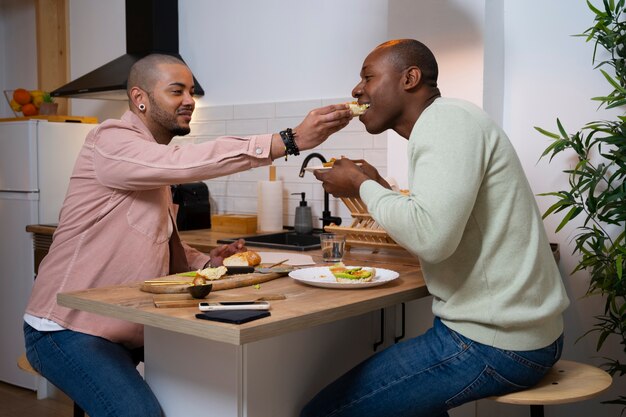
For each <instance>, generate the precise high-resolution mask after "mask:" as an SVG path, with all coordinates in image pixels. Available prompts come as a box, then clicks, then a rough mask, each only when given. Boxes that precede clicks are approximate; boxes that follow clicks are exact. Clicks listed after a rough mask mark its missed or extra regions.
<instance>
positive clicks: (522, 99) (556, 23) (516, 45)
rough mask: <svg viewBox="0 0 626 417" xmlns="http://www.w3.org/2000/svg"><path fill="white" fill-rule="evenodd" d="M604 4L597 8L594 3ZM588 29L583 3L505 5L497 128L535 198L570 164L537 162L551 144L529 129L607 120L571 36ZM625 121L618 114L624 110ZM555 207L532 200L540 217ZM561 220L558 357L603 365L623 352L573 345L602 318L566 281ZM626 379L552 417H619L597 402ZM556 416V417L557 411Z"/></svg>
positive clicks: (581, 287)
mask: <svg viewBox="0 0 626 417" xmlns="http://www.w3.org/2000/svg"><path fill="white" fill-rule="evenodd" d="M592 3H594V4H596V5H602V2H601V1H593V2H592ZM592 24H593V14H592V13H591V11H589V10H588V9H587V6H586V4H585V2H584V1H576V2H572V1H571V0H553V1H550V2H544V1H540V0H526V1H524V2H515V1H506V2H504V19H503V26H504V28H505V30H504V35H505V37H504V51H505V55H504V96H503V97H504V99H503V101H504V102H503V118H504V123H503V127H504V129H505V131H506V132H507V133H508V135H509V137H510V139H511V141H512V142H513V145H514V146H515V148H516V150H517V152H518V154H519V156H520V159H521V161H522V164H523V166H524V170H525V171H526V174H527V176H528V178H529V181H530V184H531V187H532V188H533V191H534V192H535V193H537V194H538V193H543V192H548V191H557V190H560V189H566V188H567V187H568V184H567V178H566V177H565V174H562V173H561V171H562V170H563V169H566V168H567V167H570V166H571V159H570V158H568V157H559V158H556V159H555V160H554V161H553V162H552V163H548V160H541V161H540V162H537V161H538V158H539V156H540V155H541V153H542V152H543V150H544V149H545V148H546V147H547V146H548V144H549V143H550V141H549V140H548V139H547V138H545V137H544V136H542V135H541V134H539V133H538V132H536V131H535V130H534V128H533V127H534V126H540V127H543V128H545V129H548V130H551V131H556V130H557V128H556V118H557V117H558V118H560V119H561V121H562V122H563V124H564V126H565V127H566V129H567V130H568V131H569V132H571V133H574V132H575V131H577V130H579V129H580V128H581V127H582V126H583V125H584V124H585V123H587V122H590V121H593V120H597V119H602V118H608V117H610V115H609V114H607V113H606V112H599V111H597V103H596V102H592V101H591V100H590V98H591V97H593V96H598V95H604V94H605V93H608V92H609V91H610V90H609V89H608V88H607V86H606V83H605V81H604V78H603V77H602V76H601V74H600V73H599V72H598V71H597V70H593V65H592V62H591V57H592V50H593V45H592V44H591V43H585V42H584V39H583V38H579V37H573V36H572V35H574V34H578V33H581V32H583V31H584V30H585V29H587V28H588V27H590V26H592ZM622 114H623V109H622ZM553 201H554V200H552V199H550V198H547V197H539V196H538V197H537V202H538V204H539V207H540V209H541V211H542V212H543V211H545V209H546V208H547V207H549V205H550V204H551V203H552V202H553ZM561 218H562V216H558V215H557V216H550V217H549V218H548V219H546V221H545V224H546V230H547V231H548V234H549V236H550V241H551V242H558V243H559V244H560V246H561V263H560V268H561V274H562V276H563V278H564V283H565V285H566V288H567V290H568V294H569V296H570V299H571V301H572V304H571V306H570V307H569V309H568V310H567V311H566V314H565V320H566V343H565V349H564V353H563V355H564V357H566V358H570V359H575V360H580V361H584V362H588V363H595V364H601V363H603V362H604V360H603V359H602V358H601V356H605V355H606V356H613V357H617V358H620V357H621V358H622V359H623V355H624V352H623V350H622V349H620V348H619V346H618V345H617V343H616V341H609V342H607V346H606V348H605V349H604V350H603V351H602V352H600V353H597V352H595V344H596V340H597V338H596V335H595V334H594V335H591V336H588V337H586V338H584V339H582V340H580V341H578V342H576V339H577V338H579V337H580V336H581V335H582V334H583V333H584V332H585V331H587V330H588V329H590V328H591V326H592V323H593V322H594V320H593V319H592V316H593V315H595V314H600V313H602V307H603V303H602V300H601V299H599V298H597V297H592V298H587V299H584V298H583V297H584V295H585V290H586V289H587V286H588V274H587V273H577V274H575V275H574V276H570V272H571V271H572V270H573V269H574V266H575V264H576V259H577V257H574V256H572V255H571V253H572V250H573V245H572V244H571V243H570V241H571V239H572V237H573V233H572V232H573V228H572V227H568V228H567V230H563V231H561V232H559V234H555V233H554V230H555V228H556V226H557V225H558V223H559V222H560V220H561ZM625 386H626V380H624V378H623V377H622V378H620V379H616V380H615V383H614V387H613V388H612V390H611V391H610V392H609V393H607V394H604V395H603V396H602V397H601V398H599V399H594V400H590V401H586V402H583V403H580V404H577V405H569V406H566V405H563V406H559V407H555V414H554V415H555V416H556V415H558V416H563V417H565V416H574V415H576V416H591V415H619V412H620V410H621V409H620V407H618V406H609V405H597V404H598V402H599V401H600V400H608V399H614V398H616V397H617V396H618V395H619V394H623V393H624V389H625ZM556 410H558V412H556Z"/></svg>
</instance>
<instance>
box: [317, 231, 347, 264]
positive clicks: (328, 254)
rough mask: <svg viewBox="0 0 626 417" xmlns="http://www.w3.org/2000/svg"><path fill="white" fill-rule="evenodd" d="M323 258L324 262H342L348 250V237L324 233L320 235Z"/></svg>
mask: <svg viewBox="0 0 626 417" xmlns="http://www.w3.org/2000/svg"><path fill="white" fill-rule="evenodd" d="M320 243H321V248H322V258H324V262H341V260H342V259H343V252H344V250H345V248H346V237H345V236H344V235H337V234H334V233H322V234H321V235H320Z"/></svg>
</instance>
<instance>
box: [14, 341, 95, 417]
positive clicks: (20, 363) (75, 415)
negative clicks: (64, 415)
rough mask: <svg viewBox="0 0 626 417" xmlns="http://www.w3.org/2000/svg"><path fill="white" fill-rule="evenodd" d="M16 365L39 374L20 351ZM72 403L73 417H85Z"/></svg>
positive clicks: (23, 369) (80, 409)
mask: <svg viewBox="0 0 626 417" xmlns="http://www.w3.org/2000/svg"><path fill="white" fill-rule="evenodd" d="M17 367H18V368H20V369H21V370H22V371H25V372H28V373H29V374H33V375H36V376H41V375H39V372H37V371H36V370H35V368H33V367H32V366H31V364H30V362H28V358H27V357H26V354H25V353H22V355H21V356H20V357H19V358H17ZM73 404H74V413H73V414H72V415H73V417H85V412H84V411H83V409H82V408H80V406H79V405H78V404H76V403H75V402H73Z"/></svg>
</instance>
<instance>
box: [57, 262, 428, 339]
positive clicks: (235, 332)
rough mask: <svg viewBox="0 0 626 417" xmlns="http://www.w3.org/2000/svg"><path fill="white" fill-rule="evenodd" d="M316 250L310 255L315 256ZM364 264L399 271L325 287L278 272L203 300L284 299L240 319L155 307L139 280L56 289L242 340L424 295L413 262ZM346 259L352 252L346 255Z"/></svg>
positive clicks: (73, 302)
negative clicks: (350, 285) (348, 286)
mask: <svg viewBox="0 0 626 417" xmlns="http://www.w3.org/2000/svg"><path fill="white" fill-rule="evenodd" d="M316 257H317V256H314V258H316ZM370 257H371V259H370V261H369V262H368V265H371V266H375V267H379V268H385V267H386V268H388V269H393V270H395V271H398V272H399V273H400V277H399V278H397V279H396V280H394V281H392V282H390V283H388V284H385V285H381V286H378V287H371V288H362V289H354V290H343V289H326V288H318V287H312V286H309V285H306V284H301V283H299V282H297V281H294V280H293V279H291V278H289V277H282V278H278V279H275V280H273V281H269V282H265V283H263V284H261V287H260V288H259V289H255V288H254V287H244V288H237V289H233V290H225V291H214V292H212V293H211V294H209V296H208V297H207V300H208V301H210V300H211V299H218V298H219V297H220V295H233V294H236V295H244V294H245V295H251V296H259V295H261V294H284V295H285V297H286V299H284V300H274V301H271V302H270V303H271V310H270V311H271V313H272V315H271V316H270V317H266V318H263V319H260V320H256V321H252V322H249V323H245V324H242V325H234V324H225V323H218V322H212V321H207V320H199V319H196V318H195V314H196V313H198V312H199V310H198V309H197V307H184V308H156V307H155V306H154V303H153V296H154V294H151V293H146V292H142V291H141V290H139V285H138V284H134V285H125V286H115V287H106V288H95V289H90V290H86V291H78V292H73V293H62V294H58V296H57V301H58V303H59V304H60V305H62V306H65V307H69V308H75V309H78V310H85V311H89V312H92V313H97V314H101V315H104V316H109V317H114V318H118V319H122V320H127V321H131V322H134V323H140V324H144V325H147V326H153V327H157V328H161V329H166V330H169V331H173V332H178V333H184V334H189V335H193V336H197V337H201V338H205V339H210V340H215V341H220V342H225V343H230V344H234V345H242V344H244V343H250V342H254V341H256V340H262V339H265V338H269V337H273V336H277V335H280V334H284V333H287V332H292V331H296V330H301V329H305V328H309V327H313V326H316V325H319V324H323V323H329V322H333V321H336V320H340V319H344V318H348V317H353V316H357V315H360V314H364V313H368V312H371V311H375V310H378V309H381V308H385V307H389V306H392V305H396V304H399V303H403V302H408V301H411V300H415V299H417V298H421V297H425V296H427V295H428V291H427V290H426V286H425V284H424V281H423V278H422V274H421V271H420V269H419V266H417V265H406V264H404V265H403V264H397V263H396V264H388V263H383V262H377V261H376V260H374V259H373V258H375V257H376V255H370ZM346 261H348V262H350V256H347V257H346Z"/></svg>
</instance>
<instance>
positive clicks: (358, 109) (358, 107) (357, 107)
mask: <svg viewBox="0 0 626 417" xmlns="http://www.w3.org/2000/svg"><path fill="white" fill-rule="evenodd" d="M348 106H350V111H351V112H352V117H356V116H360V115H362V114H363V113H365V111H366V110H367V109H368V108H369V106H370V105H369V104H359V103H358V102H356V101H353V102H351V103H348Z"/></svg>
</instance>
